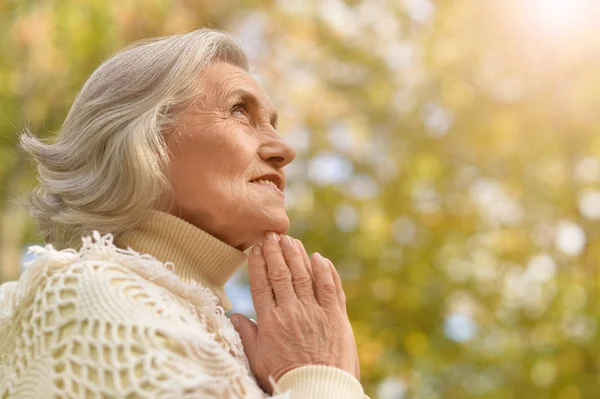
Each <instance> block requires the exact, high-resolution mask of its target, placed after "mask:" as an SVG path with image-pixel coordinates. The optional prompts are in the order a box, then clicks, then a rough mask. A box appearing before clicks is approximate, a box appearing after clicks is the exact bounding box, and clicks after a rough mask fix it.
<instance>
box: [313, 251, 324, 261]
mask: <svg viewBox="0 0 600 399" xmlns="http://www.w3.org/2000/svg"><path fill="white" fill-rule="evenodd" d="M315 255H317V259H318V260H321V261H322V260H324V259H323V256H321V254H320V253H318V252H315Z"/></svg>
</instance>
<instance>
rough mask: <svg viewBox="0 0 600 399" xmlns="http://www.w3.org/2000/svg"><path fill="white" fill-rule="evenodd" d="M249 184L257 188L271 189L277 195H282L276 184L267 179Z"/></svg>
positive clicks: (252, 181)
mask: <svg viewBox="0 0 600 399" xmlns="http://www.w3.org/2000/svg"><path fill="white" fill-rule="evenodd" d="M250 183H253V184H256V185H259V186H265V187H268V188H272V189H273V190H277V191H278V192H279V193H282V191H281V189H280V188H279V187H278V186H277V183H275V182H274V181H273V180H268V179H256V180H251V181H250Z"/></svg>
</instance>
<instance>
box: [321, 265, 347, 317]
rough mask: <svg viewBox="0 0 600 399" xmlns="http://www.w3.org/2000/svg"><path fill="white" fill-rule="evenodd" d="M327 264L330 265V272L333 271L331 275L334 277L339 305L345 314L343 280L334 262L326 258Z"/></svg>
mask: <svg viewBox="0 0 600 399" xmlns="http://www.w3.org/2000/svg"><path fill="white" fill-rule="evenodd" d="M325 260H326V261H327V264H328V265H329V270H331V275H332V276H333V282H334V283H335V289H336V292H337V297H338V303H339V304H340V307H341V308H342V310H343V311H344V312H346V293H345V292H344V288H343V287H342V279H341V278H340V275H339V274H338V272H337V270H336V269H335V266H334V265H333V262H331V260H329V259H328V258H325Z"/></svg>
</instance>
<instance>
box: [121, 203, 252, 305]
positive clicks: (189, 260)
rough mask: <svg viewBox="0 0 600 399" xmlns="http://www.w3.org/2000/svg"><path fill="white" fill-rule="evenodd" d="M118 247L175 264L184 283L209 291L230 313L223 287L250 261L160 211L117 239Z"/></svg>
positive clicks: (239, 253)
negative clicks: (200, 286) (196, 284)
mask: <svg viewBox="0 0 600 399" xmlns="http://www.w3.org/2000/svg"><path fill="white" fill-rule="evenodd" d="M115 243H116V245H117V246H118V247H121V248H124V249H126V248H127V247H131V248H132V249H134V250H135V251H137V252H140V253H142V254H144V253H147V254H150V255H152V256H154V257H155V258H156V259H158V260H160V261H161V262H163V263H165V262H172V263H173V264H174V266H175V268H174V272H175V274H177V276H179V278H180V279H181V280H182V281H186V282H187V281H191V280H195V281H196V282H198V283H201V284H202V285H204V286H206V287H208V288H209V289H210V290H211V291H212V292H213V293H214V294H215V295H216V296H217V298H219V302H220V305H221V306H223V308H224V309H225V311H227V310H229V309H231V302H230V301H229V299H228V298H227V295H226V294H225V288H224V285H225V283H226V282H227V280H229V279H230V278H231V276H233V274H234V273H235V272H236V271H237V270H238V268H240V267H241V266H242V264H243V262H244V261H245V260H246V258H247V257H246V255H245V254H244V253H243V252H241V251H239V250H238V249H236V248H234V247H231V246H229V245H227V244H225V243H224V242H222V241H220V240H219V239H217V238H215V237H213V236H211V235H210V234H208V233H207V232H205V231H204V230H201V229H199V228H198V227H196V226H194V225H192V224H191V223H188V222H186V221H185V220H183V219H180V218H178V217H175V216H173V215H170V214H168V213H164V212H157V211H155V212H153V214H152V217H151V218H150V219H149V220H148V221H147V222H145V223H143V224H142V225H141V226H139V227H137V228H135V229H133V230H130V231H126V232H124V233H122V234H120V235H119V236H118V237H116V238H115Z"/></svg>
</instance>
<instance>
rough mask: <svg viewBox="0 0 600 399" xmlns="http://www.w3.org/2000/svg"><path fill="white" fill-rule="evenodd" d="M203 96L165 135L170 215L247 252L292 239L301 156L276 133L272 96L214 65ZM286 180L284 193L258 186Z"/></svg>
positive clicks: (236, 71) (227, 67) (237, 72)
mask: <svg viewBox="0 0 600 399" xmlns="http://www.w3.org/2000/svg"><path fill="white" fill-rule="evenodd" d="M199 85H200V87H201V88H202V91H201V93H200V94H199V95H198V96H197V97H196V98H195V99H194V101H193V102H191V103H190V104H185V105H184V106H182V107H180V109H177V110H175V112H174V114H175V123H174V125H173V126H172V127H171V128H170V129H169V131H168V132H167V133H166V134H165V138H166V142H167V146H168V148H169V151H170V163H171V165H170V170H169V175H168V179H169V182H170V183H171V187H172V191H173V206H172V207H171V209H170V211H169V213H171V214H173V215H175V216H177V217H179V218H181V219H184V220H186V221H187V222H189V223H191V224H193V225H195V226H197V227H200V228H202V229H203V230H205V231H206V232H208V233H210V234H212V235H213V236H215V237H217V238H218V239H220V240H221V241H223V242H226V243H227V244H229V245H231V246H233V247H236V248H238V249H240V250H244V249H246V248H248V247H250V246H251V245H253V244H256V243H259V242H260V241H261V239H262V237H263V235H264V233H265V231H268V230H271V231H276V232H278V233H285V232H286V231H287V230H288V228H289V223H290V222H289V219H288V216H287V214H286V211H285V198H284V196H283V193H282V191H283V189H284V187H285V174H284V172H283V167H284V166H285V165H287V164H289V163H290V162H291V161H292V160H293V159H294V157H295V156H296V153H295V151H294V150H293V148H292V147H290V146H289V145H288V144H287V143H286V142H284V141H283V139H282V138H281V136H280V135H279V134H278V133H277V131H276V130H275V127H276V126H277V125H276V124H277V114H276V112H275V110H274V108H273V103H272V101H271V99H270V98H269V96H268V95H267V94H266V93H265V91H264V90H263V89H262V88H261V87H260V86H259V85H258V84H257V83H256V82H255V81H254V80H253V79H252V77H251V76H250V75H248V73H246V72H245V71H244V70H243V69H240V68H238V67H236V66H233V65H231V64H228V63H225V62H217V63H213V64H211V66H209V67H208V68H207V70H206V71H205V72H204V73H203V74H202V75H201V76H200V81H199ZM269 173H273V174H279V175H280V176H281V178H282V182H281V190H280V192H279V193H278V192H277V190H273V189H271V188H270V187H264V186H259V185H257V184H254V183H251V182H250V181H251V180H252V179H255V178H257V177H259V176H262V175H265V174H269Z"/></svg>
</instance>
